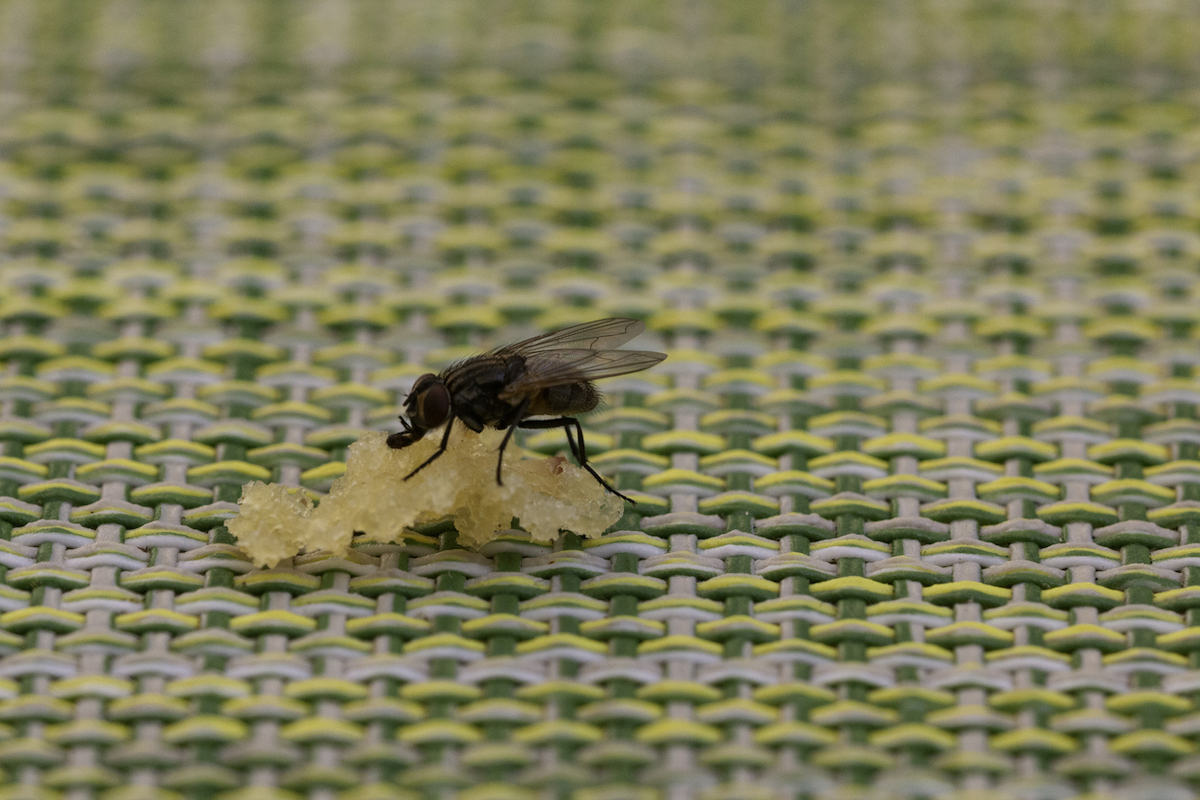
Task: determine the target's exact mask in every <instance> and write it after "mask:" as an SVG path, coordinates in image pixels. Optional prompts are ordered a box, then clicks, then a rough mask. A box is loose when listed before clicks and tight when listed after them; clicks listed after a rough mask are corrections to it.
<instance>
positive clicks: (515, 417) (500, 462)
mask: <svg viewBox="0 0 1200 800" xmlns="http://www.w3.org/2000/svg"><path fill="white" fill-rule="evenodd" d="M528 406H529V401H528V400H522V401H521V405H519V406H517V407H516V408H515V409H514V410H513V412H512V422H511V423H510V424H509V426H508V430H506V431H505V432H504V438H503V439H502V440H501V441H500V455H499V456H497V457H496V485H497V486H503V485H504V482H503V481H501V480H500V469H501V468H502V467H503V466H504V448H506V447H508V440H509V439H511V438H512V435H513V431H515V430H516V429H517V426H518V425H521V416H522V415H523V414H524V413H525V409H526V408H527V407H528ZM521 427H524V426H523V425H522V426H521Z"/></svg>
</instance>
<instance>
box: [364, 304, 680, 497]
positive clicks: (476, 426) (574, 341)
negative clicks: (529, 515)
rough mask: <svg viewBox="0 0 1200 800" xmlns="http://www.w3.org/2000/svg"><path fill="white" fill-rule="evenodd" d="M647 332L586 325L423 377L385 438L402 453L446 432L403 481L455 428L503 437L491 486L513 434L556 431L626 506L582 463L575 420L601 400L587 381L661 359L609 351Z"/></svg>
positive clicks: (635, 326) (619, 324) (625, 323)
mask: <svg viewBox="0 0 1200 800" xmlns="http://www.w3.org/2000/svg"><path fill="white" fill-rule="evenodd" d="M645 327H646V326H645V325H644V324H643V323H641V322H639V321H637V320H634V319H620V318H616V319H602V320H598V321H596V322H587V323H584V324H582V325H574V326H572V327H570V328H564V329H563V330H560V331H554V332H551V333H547V334H543V335H541V336H535V337H533V338H532V339H526V340H525V341H523V342H517V343H516V344H510V345H506V346H504V347H500V348H497V349H495V350H490V351H488V352H486V353H481V354H480V355H477V356H472V357H470V358H467V359H465V360H463V361H459V362H458V363H456V364H452V365H451V366H449V367H447V368H446V369H445V370H443V371H442V372H441V373H440V374H437V375H434V374H433V373H429V374H426V375H422V376H421V377H420V378H418V379H417V382H416V383H414V384H413V388H412V391H411V392H410V393H409V395H408V398H407V399H406V400H405V401H404V415H402V416H401V417H400V422H401V424H402V425H403V426H404V430H402V431H400V432H398V433H394V434H392V435H391V436H389V437H388V439H387V443H388V446H389V447H392V448H395V449H400V448H403V447H408V446H409V445H411V444H413V443H414V442H416V441H418V440H420V439H421V438H422V437H424V436H425V434H426V433H428V432H429V431H430V430H432V429H433V428H436V427H438V426H439V425H443V424H444V425H445V426H446V430H445V432H444V433H442V442H441V445H440V446H439V447H438V450H437V452H435V453H434V454H433V455H431V456H430V457H429V458H428V459H426V460H425V463H423V464H421V465H420V466H419V467H417V468H416V469H414V470H413V471H412V472H410V473H409V474H408V475H406V476H405V478H404V479H405V480H408V479H409V478H411V477H412V476H413V475H416V474H417V473H418V472H420V471H421V470H423V469H425V467H427V466H429V465H430V464H432V463H433V462H434V461H435V460H436V459H437V458H438V456H440V455H441V454H442V453H444V452H446V445H447V444H448V443H449V442H450V429H451V428H452V427H453V425H454V421H455V420H458V421H459V422H461V423H462V424H463V425H466V426H467V427H468V428H470V429H471V430H473V431H475V432H476V433H479V432H480V431H482V430H483V429H484V427H490V428H496V429H503V430H504V431H505V433H504V439H503V440H502V441H501V442H500V451H499V457H498V459H497V461H496V483H497V484H500V485H503V484H502V483H501V480H500V469H501V466H502V465H503V463H504V448H505V447H507V446H508V441H509V439H511V438H512V435H513V431H515V430H516V429H517V428H525V429H539V428H562V429H563V431H564V432H565V433H566V435H567V444H568V445H570V447H571V452H572V453H573V454H574V455H575V458H576V459H577V460H578V461H579V465H580V466H581V467H583V468H584V469H586V470H587V471H588V472H589V473H591V475H592V477H593V478H595V479H596V480H597V481H599V482H600V484H601V485H602V486H603V487H604V488H605V489H608V490H609V491H610V492H612V493H613V494H615V495H617V496H618V497H621V498H622V499H625V500H629V498H628V497H625V495H623V494H621V493H620V492H618V491H617V490H616V489H614V488H613V487H612V486H610V485H609V484H608V482H607V481H605V480H604V479H603V478H601V477H600V475H599V474H598V473H597V472H596V471H595V470H594V469H592V467H591V465H589V464H588V463H587V451H586V450H585V446H584V442H583V427H582V426H581V425H580V424H579V420H578V419H576V415H579V414H586V413H587V412H589V411H591V410H592V409H594V408H595V407H596V406H597V405H598V404H599V403H600V392H599V391H598V390H597V389H596V386H595V384H593V383H592V381H594V380H596V379H598V378H610V377H613V376H615V375H626V374H628V373H630V372H639V371H641V370H643V369H648V368H649V367H652V366H654V365H655V364H657V363H658V362H660V361H662V360H663V359H664V358H666V357H667V356H666V354H665V353H652V352H647V351H642V350H616V349H613V348H616V347H619V346H620V345H622V344H624V343H625V342H628V341H629V340H630V339H632V338H633V337H635V336H637V335H638V334H639V333H641V332H642V331H643V330H645ZM534 417H537V419H533V418H534ZM572 432H574V436H572ZM576 437H578V442H576ZM630 502H632V501H630Z"/></svg>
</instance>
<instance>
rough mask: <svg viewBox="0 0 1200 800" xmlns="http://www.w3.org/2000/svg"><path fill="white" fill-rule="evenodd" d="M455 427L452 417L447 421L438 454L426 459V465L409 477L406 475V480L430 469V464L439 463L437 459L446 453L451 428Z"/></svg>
mask: <svg viewBox="0 0 1200 800" xmlns="http://www.w3.org/2000/svg"><path fill="white" fill-rule="evenodd" d="M453 425H454V417H450V418H449V419H447V420H446V432H445V433H443V434H442V443H441V444H440V445H438V449H437V452H435V453H434V454H433V455H431V456H430V457H429V458H427V459H425V463H424V464H422V465H421V466H419V467H417V468H416V469H414V470H413V471H412V472H410V473H408V474H407V475H405V476H404V480H408V479H409V478H411V477H412V476H413V475H416V474H417V473H418V472H420V471H421V470H423V469H425V468H426V467H428V466H429V465H430V464H432V463H433V462H434V461H437V459H438V456H440V455H441V454H442V453H444V452H446V447H447V445H449V444H450V428H451V427H452V426H453Z"/></svg>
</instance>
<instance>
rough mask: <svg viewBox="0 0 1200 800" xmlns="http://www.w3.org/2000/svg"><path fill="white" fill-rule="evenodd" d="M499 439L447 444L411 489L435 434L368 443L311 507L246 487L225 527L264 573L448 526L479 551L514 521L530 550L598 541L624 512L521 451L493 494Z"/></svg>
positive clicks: (294, 496) (476, 437) (456, 439)
mask: <svg viewBox="0 0 1200 800" xmlns="http://www.w3.org/2000/svg"><path fill="white" fill-rule="evenodd" d="M503 436H504V432H503V431H497V430H492V429H485V430H484V431H483V432H482V433H478V434H477V433H474V432H473V431H470V430H466V429H464V428H461V427H460V428H458V429H457V435H453V436H451V441H450V446H449V448H448V449H447V450H446V452H445V453H444V454H443V455H442V456H441V457H440V458H439V459H438V460H437V461H434V462H433V463H432V464H431V465H429V466H428V467H426V468H425V469H423V470H422V471H421V472H419V473H417V474H416V475H415V476H413V478H412V479H411V480H408V481H405V480H404V476H405V475H407V474H409V473H410V472H411V471H412V470H413V469H414V468H415V467H416V466H418V465H419V464H421V463H422V462H423V461H425V459H427V458H429V456H431V455H433V453H434V452H435V451H436V449H437V447H438V443H439V442H440V434H438V435H431V436H426V437H425V438H424V439H422V440H421V441H419V442H417V443H415V444H413V445H411V446H409V447H406V448H404V449H401V450H394V449H392V448H390V447H388V446H387V441H386V439H387V435H386V434H384V433H370V434H367V435H366V436H363V437H362V438H361V439H359V440H358V441H357V442H355V443H354V444H352V445H351V446H350V450H349V455H348V457H347V459H346V473H345V474H344V475H343V476H342V477H340V478H338V479H337V480H336V481H334V483H333V486H332V487H330V490H329V494H328V495H326V496H325V497H324V498H322V499H321V501H320V504H319V505H316V506H314V505H313V504H312V502H311V500H309V498H308V496H307V495H306V494H305V493H304V490H302V489H297V488H295V487H288V486H281V485H278V484H265V483H262V482H261V481H255V482H253V483H249V484H247V485H246V486H245V487H244V488H243V490H242V497H241V509H240V512H239V513H238V515H237V517H235V518H233V519H231V520H230V521H229V523H228V527H229V531H230V533H232V534H233V535H234V536H236V537H237V539H238V544H239V545H240V546H241V548H242V550H243V551H244V552H245V553H246V555H248V556H249V557H250V559H251V560H252V561H254V563H255V564H257V565H259V566H264V567H273V566H275V565H276V564H277V563H279V562H280V561H281V560H282V559H284V558H288V557H290V556H294V555H297V554H298V553H301V552H313V551H316V550H324V551H328V552H332V553H344V552H346V550H348V549H349V547H350V542H351V540H352V539H353V537H354V534H355V533H364V534H367V535H368V536H370V537H371V538H372V539H374V540H376V541H385V542H386V541H396V540H398V539H399V538H400V536H401V535H402V534H403V532H404V530H405V529H406V528H409V527H411V526H413V525H420V524H423V523H428V522H433V521H435V520H439V519H443V518H445V517H448V516H449V517H453V518H454V524H455V527H456V528H457V530H458V541H459V543H460V544H462V545H463V546H465V547H474V548H478V547H480V546H482V545H484V544H486V543H487V542H489V541H490V540H491V539H492V537H493V536H494V534H495V533H496V531H500V530H509V529H511V528H512V520H513V519H514V518H516V519H517V520H518V521H519V523H520V525H521V527H522V528H523V529H524V530H525V531H527V532H528V533H529V534H530V536H531V537H532V539H533V540H534V541H537V542H549V541H553V540H554V539H555V538H557V537H558V535H559V533H560V531H563V530H566V531H571V532H572V533H576V534H578V535H580V536H584V537H591V536H599V535H600V534H601V533H603V532H604V531H605V530H607V529H608V528H609V527H610V526H611V525H613V524H614V523H615V522H616V521H617V520H618V519H620V517H621V514H622V513H623V511H624V501H622V500H621V498H619V497H616V496H615V495H612V494H609V493H608V492H606V491H605V490H604V487H602V486H600V484H599V483H597V482H596V480H595V478H593V477H592V476H591V475H589V474H588V473H587V472H586V471H584V470H583V469H581V468H579V467H577V466H575V465H574V464H572V463H569V462H568V461H567V460H566V459H564V458H562V457H560V456H555V457H552V458H546V459H537V458H532V459H522V458H520V452H521V451H520V449H519V448H516V447H511V446H510V447H509V448H508V450H507V451H506V452H505V454H504V485H503V486H497V485H496V477H495V476H496V451H497V450H498V449H499V447H500V441H501V439H502V438H503Z"/></svg>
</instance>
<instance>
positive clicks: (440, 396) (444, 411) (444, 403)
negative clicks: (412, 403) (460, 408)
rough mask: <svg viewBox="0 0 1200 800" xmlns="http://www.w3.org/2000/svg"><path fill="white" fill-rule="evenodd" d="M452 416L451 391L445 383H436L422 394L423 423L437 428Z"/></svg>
mask: <svg viewBox="0 0 1200 800" xmlns="http://www.w3.org/2000/svg"><path fill="white" fill-rule="evenodd" d="M448 416H450V392H449V391H448V390H447V389H446V387H445V385H444V384H441V383H435V384H434V385H433V386H430V387H429V388H428V389H427V390H426V391H425V393H424V394H423V395H422V396H421V423H422V425H423V427H426V428H436V427H437V426H438V425H441V424H442V423H443V422H445V421H446V417H448Z"/></svg>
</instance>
